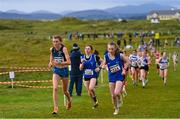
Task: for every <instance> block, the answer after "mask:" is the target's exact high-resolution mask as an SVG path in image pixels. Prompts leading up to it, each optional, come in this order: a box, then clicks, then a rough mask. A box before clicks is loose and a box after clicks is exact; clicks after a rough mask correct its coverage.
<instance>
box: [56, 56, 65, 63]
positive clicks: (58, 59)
mask: <svg viewBox="0 0 180 119" xmlns="http://www.w3.org/2000/svg"><path fill="white" fill-rule="evenodd" d="M54 60H55V61H56V62H58V63H61V62H63V59H62V57H54Z"/></svg>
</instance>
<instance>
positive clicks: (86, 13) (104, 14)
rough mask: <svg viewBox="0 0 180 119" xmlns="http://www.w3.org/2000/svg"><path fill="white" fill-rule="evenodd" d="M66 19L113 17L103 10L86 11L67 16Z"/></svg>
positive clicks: (113, 16)
mask: <svg viewBox="0 0 180 119" xmlns="http://www.w3.org/2000/svg"><path fill="white" fill-rule="evenodd" d="M65 16H66V17H77V18H80V19H113V18H115V15H112V14H110V13H108V12H106V11H103V10H84V11H77V12H72V13H68V14H65Z"/></svg>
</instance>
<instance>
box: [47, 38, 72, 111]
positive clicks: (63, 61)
mask: <svg viewBox="0 0 180 119" xmlns="http://www.w3.org/2000/svg"><path fill="white" fill-rule="evenodd" d="M52 43H53V47H52V48H50V62H49V67H52V68H53V78H52V81H53V102H54V110H53V112H52V113H53V114H57V113H58V81H59V80H60V79H61V82H62V90H63V93H64V95H66V97H67V101H68V102H67V105H66V108H67V109H70V108H71V98H70V95H69V92H68V90H67V89H68V83H69V82H68V74H69V73H68V65H70V64H71V61H70V58H69V54H68V51H67V48H66V47H65V46H64V45H63V44H62V38H61V37H60V36H53V38H52Z"/></svg>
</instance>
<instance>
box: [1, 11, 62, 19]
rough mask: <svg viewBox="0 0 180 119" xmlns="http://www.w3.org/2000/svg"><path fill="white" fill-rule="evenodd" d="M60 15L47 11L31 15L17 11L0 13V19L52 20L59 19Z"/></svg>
mask: <svg viewBox="0 0 180 119" xmlns="http://www.w3.org/2000/svg"><path fill="white" fill-rule="evenodd" d="M60 18H62V15H60V14H55V13H51V12H48V11H36V12H32V13H22V12H21V13H20V12H17V11H14V10H13V11H8V12H0V19H25V20H54V19H60Z"/></svg>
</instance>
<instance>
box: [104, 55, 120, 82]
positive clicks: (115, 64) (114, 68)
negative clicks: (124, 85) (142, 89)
mask: <svg viewBox="0 0 180 119" xmlns="http://www.w3.org/2000/svg"><path fill="white" fill-rule="evenodd" d="M105 60H106V64H107V66H108V76H109V81H110V82H115V81H117V80H121V81H122V80H124V79H123V75H122V70H123V65H124V63H123V60H122V56H121V55H117V56H116V57H115V58H114V59H111V58H110V56H109V53H107V54H105Z"/></svg>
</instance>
